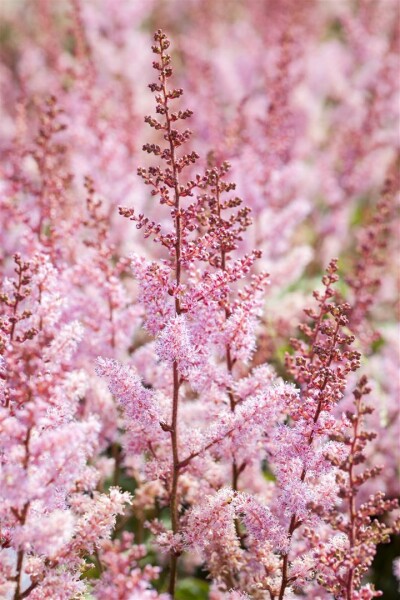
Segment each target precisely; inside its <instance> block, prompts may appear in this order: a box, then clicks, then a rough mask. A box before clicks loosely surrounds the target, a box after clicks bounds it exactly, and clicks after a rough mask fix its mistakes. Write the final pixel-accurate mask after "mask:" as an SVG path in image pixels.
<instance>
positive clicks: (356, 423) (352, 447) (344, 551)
mask: <svg viewBox="0 0 400 600" xmlns="http://www.w3.org/2000/svg"><path fill="white" fill-rule="evenodd" d="M370 392H371V389H370V388H369V387H368V381H367V378H366V377H365V376H363V377H361V379H360V381H359V382H358V385H357V387H356V389H355V390H354V392H353V395H354V409H353V411H347V413H346V417H345V423H344V425H345V427H344V432H343V433H341V434H338V435H337V436H336V439H337V440H338V441H339V442H341V443H342V444H344V445H345V446H346V455H345V457H344V458H343V459H341V458H340V457H338V456H337V455H335V454H329V453H328V456H327V457H328V459H329V460H330V461H331V462H332V464H333V465H335V466H337V467H338V468H339V472H338V474H337V476H336V479H337V484H338V488H339V489H338V495H339V498H341V499H342V504H341V505H339V506H338V507H334V508H332V509H331V510H329V511H328V512H327V513H326V519H327V521H328V522H329V523H330V524H331V525H332V527H333V529H336V530H337V531H339V532H341V533H342V534H344V536H345V540H346V541H345V543H344V544H342V546H341V547H340V548H334V549H332V548H328V551H326V550H325V549H324V546H321V549H320V552H318V550H317V555H319V560H320V562H321V564H322V565H323V569H322V572H323V573H325V577H324V575H321V582H322V583H323V585H324V587H325V588H326V589H327V590H328V591H329V592H331V593H332V594H334V595H335V597H340V598H344V600H353V599H354V598H358V597H360V598H371V599H372V598H375V597H378V596H381V595H382V592H379V591H375V589H374V586H371V585H362V579H363V575H365V573H366V572H367V571H368V569H369V567H370V566H371V564H372V560H373V558H374V556H375V553H376V547H377V545H378V544H382V543H388V542H389V541H390V535H393V534H396V533H399V532H400V518H397V520H396V519H395V520H394V523H393V525H391V526H390V525H386V524H385V523H384V522H382V521H380V520H379V519H377V518H376V517H379V516H382V515H383V514H385V513H388V512H391V511H393V510H394V509H396V508H398V506H399V503H398V500H397V499H395V500H389V499H386V498H385V497H384V494H382V493H381V492H378V493H376V494H374V495H372V496H370V497H369V499H368V500H367V501H366V502H363V503H362V504H361V503H360V501H359V500H358V496H359V490H360V488H361V487H362V486H363V485H364V484H365V483H366V482H367V481H368V480H369V479H371V478H373V477H376V476H377V475H378V474H379V473H380V471H381V470H382V468H383V467H373V468H371V469H367V468H364V469H361V465H362V464H363V463H364V462H365V459H366V456H365V449H366V448H367V446H368V444H369V443H370V442H371V441H372V440H373V439H374V438H375V437H376V435H375V434H374V433H373V432H368V431H366V430H365V429H364V428H363V421H364V419H365V416H366V415H368V414H371V413H372V412H373V408H372V407H371V406H370V405H368V404H367V403H366V402H365V401H364V397H365V396H366V395H367V394H369V393H370ZM346 423H347V427H346Z"/></svg>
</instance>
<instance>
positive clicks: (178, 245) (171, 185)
mask: <svg viewBox="0 0 400 600" xmlns="http://www.w3.org/2000/svg"><path fill="white" fill-rule="evenodd" d="M154 42H155V44H154V45H153V46H152V51H153V53H154V54H155V55H156V56H157V60H155V61H154V62H153V68H154V69H155V70H156V71H157V72H158V81H157V82H156V83H151V84H150V86H149V87H150V89H151V91H152V92H153V93H154V94H155V100H156V113H157V115H160V118H153V117H151V116H147V117H145V121H146V123H148V124H149V125H150V127H152V128H153V129H155V130H156V131H160V132H162V135H163V139H164V141H165V142H166V144H165V145H164V146H163V147H162V146H160V145H158V144H145V145H144V146H143V150H144V151H145V152H148V153H149V154H153V155H154V156H156V157H159V159H160V160H161V162H162V163H164V165H165V167H164V168H162V167H161V166H152V167H149V168H148V169H145V168H139V169H138V174H139V175H140V176H141V177H142V179H143V180H144V182H145V183H146V184H147V185H150V186H151V187H152V192H151V193H152V195H153V196H157V195H158V196H159V198H160V204H162V205H166V206H167V207H169V208H170V210H171V219H172V222H173V225H174V228H173V231H172V232H163V231H162V230H161V227H160V226H159V225H157V224H155V223H154V222H151V221H150V220H149V219H148V218H147V217H145V216H144V215H141V214H140V215H136V214H135V211H134V209H126V208H123V207H120V214H121V215H123V216H125V217H127V218H129V219H131V220H133V221H136V226H137V228H138V229H144V235H145V237H149V236H153V237H154V240H155V241H156V242H159V243H161V244H162V245H163V246H164V247H165V248H167V249H168V252H169V255H170V258H171V278H173V281H171V282H170V287H169V289H168V293H169V295H170V296H172V297H173V298H174V317H173V319H174V323H175V325H177V326H179V325H182V322H181V320H180V319H179V317H180V315H181V314H182V311H183V310H184V309H183V307H182V301H181V297H182V278H183V273H182V269H183V268H184V267H185V265H186V264H187V262H188V261H192V260H193V253H192V252H190V251H189V252H188V249H190V245H189V241H188V235H189V234H190V233H191V232H192V231H193V229H195V228H196V225H195V224H194V218H195V214H193V211H190V210H185V209H184V207H183V206H182V204H181V202H182V199H184V198H186V197H188V196H192V193H193V189H194V188H195V187H197V186H198V185H199V183H200V182H201V177H200V176H199V175H197V176H196V178H195V179H194V180H189V181H187V182H186V183H182V182H181V174H182V172H183V171H184V170H185V169H186V168H188V167H189V166H190V165H192V164H193V163H195V162H196V160H197V158H198V155H197V154H196V152H190V153H182V154H180V155H179V152H178V150H179V149H180V148H181V147H182V146H183V145H184V144H185V143H186V142H187V141H188V140H189V138H190V136H191V132H190V131H189V130H188V129H184V130H183V131H179V130H177V129H175V128H174V124H175V123H176V122H177V121H184V120H186V119H187V118H188V117H190V116H191V114H192V111H190V110H183V111H182V110H178V111H177V112H173V111H172V109H171V103H172V102H174V101H175V100H177V99H178V98H180V97H181V96H182V93H183V91H182V89H178V88H175V89H169V88H168V80H169V79H170V77H171V76H172V67H171V57H170V55H169V54H168V53H167V50H168V48H169V46H170V42H169V40H168V38H167V36H166V35H165V34H164V33H163V32H162V31H161V30H158V31H157V32H156V33H155V35H154ZM185 249H186V254H185ZM166 300H167V302H168V299H166ZM164 325H165V326H166V329H165V333H164V332H162V333H161V334H160V339H159V344H158V349H159V352H160V353H161V356H162V357H164V354H165V351H166V349H168V348H170V349H171V348H172V346H174V348H175V350H174V351H172V354H171V355H169V357H168V360H169V358H171V360H172V365H171V366H172V381H173V389H172V411H171V422H170V423H169V424H164V427H165V430H166V431H169V433H170V437H171V449H172V481H171V483H170V489H169V496H170V502H169V506H170V514H171V525H172V532H173V534H174V535H176V534H178V533H179V528H180V524H179V519H180V517H179V507H178V497H177V494H178V480H179V475H180V458H179V399H180V387H181V385H182V379H181V371H182V369H183V370H184V371H185V369H186V365H184V363H186V362H187V357H183V356H182V350H183V348H181V349H180V350H177V348H176V344H175V343H173V344H172V346H171V344H170V343H169V340H168V339H166V337H168V336H170V335H172V334H173V332H174V331H175V330H176V327H173V326H172V321H171V322H170V323H169V325H167V323H165V324H164ZM177 558H178V557H177V554H176V553H175V552H174V551H173V550H171V573H170V583H169V592H170V594H171V595H172V596H174V592H175V582H176V570H177Z"/></svg>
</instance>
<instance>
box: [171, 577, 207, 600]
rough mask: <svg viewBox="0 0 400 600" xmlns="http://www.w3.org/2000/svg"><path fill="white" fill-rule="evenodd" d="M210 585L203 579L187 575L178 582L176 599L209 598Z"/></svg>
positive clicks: (199, 599) (193, 599)
mask: <svg viewBox="0 0 400 600" xmlns="http://www.w3.org/2000/svg"><path fill="white" fill-rule="evenodd" d="M208 589H209V585H208V583H207V582H206V581H203V580H202V579H197V578H196V577H186V578H185V579H182V581H180V582H179V583H178V586H177V590H176V594H175V598H176V600H207V598H208Z"/></svg>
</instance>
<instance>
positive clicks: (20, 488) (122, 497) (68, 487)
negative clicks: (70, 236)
mask: <svg viewBox="0 0 400 600" xmlns="http://www.w3.org/2000/svg"><path fill="white" fill-rule="evenodd" d="M14 262H15V278H13V279H5V281H4V284H3V288H2V292H1V304H2V308H3V310H2V317H1V321H0V326H1V354H2V358H1V360H2V363H1V369H2V370H1V377H2V380H1V383H2V387H1V397H2V406H1V417H0V418H1V429H0V432H1V433H0V447H1V459H0V481H1V492H0V497H1V583H0V585H1V590H2V595H3V596H4V597H12V598H14V599H15V600H19V599H21V598H27V597H29V598H38V599H39V598H49V597H57V598H65V599H67V598H71V597H72V596H74V595H76V594H77V593H78V592H80V591H82V590H83V589H84V586H83V583H82V582H81V581H80V567H81V566H82V565H83V562H82V561H83V558H84V556H85V555H90V554H92V553H93V552H94V550H95V548H96V546H97V545H98V544H100V543H101V540H102V539H104V538H106V537H107V536H108V535H110V533H111V530H112V528H113V526H114V523H115V516H116V515H117V514H119V513H122V512H123V510H124V505H125V504H126V503H127V502H129V501H130V497H129V494H127V493H122V492H120V491H119V490H118V489H116V488H115V489H112V490H111V491H110V494H109V495H103V494H98V493H97V492H95V491H94V490H95V487H96V482H97V478H98V476H97V474H96V470H95V469H93V468H92V467H90V466H88V465H87V460H88V458H89V457H90V456H91V455H92V454H93V453H94V452H95V450H96V447H97V444H98V439H97V438H98V433H99V429H100V426H99V422H98V419H97V418H96V417H95V416H94V415H92V416H89V417H88V418H87V419H78V418H77V416H78V410H79V401H80V398H81V397H82V396H83V395H84V394H85V390H86V388H87V385H88V381H87V378H86V377H85V373H84V372H83V371H81V370H78V369H74V368H73V367H72V363H71V359H72V357H73V354H74V352H75V351H76V348H77V345H78V344H79V341H80V339H81V337H82V334H83V330H82V327H81V325H80V324H79V323H78V322H76V321H75V322H74V321H73V322H66V323H62V322H61V321H60V318H61V314H62V303H63V301H62V298H61V296H60V294H59V291H58V285H59V280H58V276H57V271H56V269H55V268H54V267H53V266H52V264H51V262H50V260H49V258H48V256H47V255H46V254H39V253H38V254H36V255H35V256H34V257H33V258H32V260H31V261H28V262H26V261H24V260H23V259H22V258H21V256H20V255H18V254H16V255H15V256H14ZM89 493H90V494H91V495H90V496H88V494H89ZM88 500H89V501H88Z"/></svg>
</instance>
